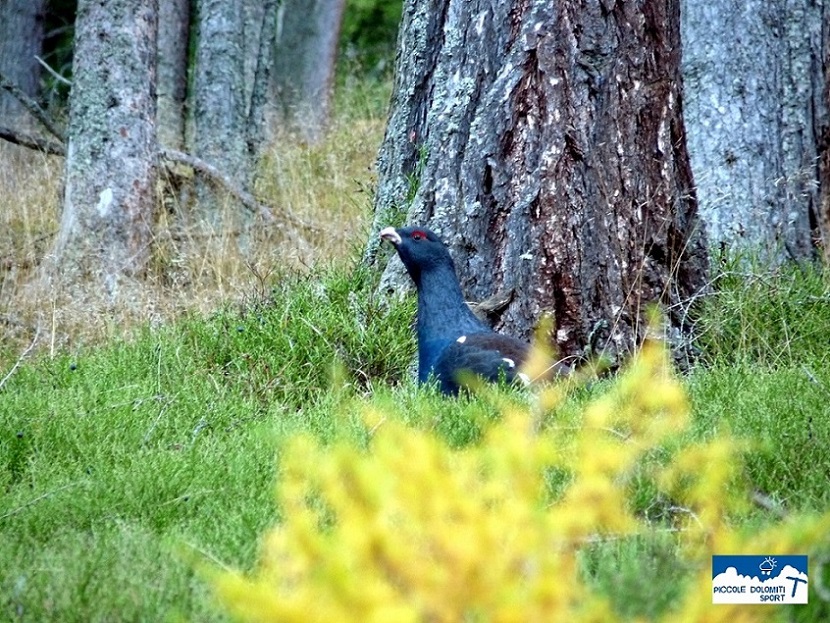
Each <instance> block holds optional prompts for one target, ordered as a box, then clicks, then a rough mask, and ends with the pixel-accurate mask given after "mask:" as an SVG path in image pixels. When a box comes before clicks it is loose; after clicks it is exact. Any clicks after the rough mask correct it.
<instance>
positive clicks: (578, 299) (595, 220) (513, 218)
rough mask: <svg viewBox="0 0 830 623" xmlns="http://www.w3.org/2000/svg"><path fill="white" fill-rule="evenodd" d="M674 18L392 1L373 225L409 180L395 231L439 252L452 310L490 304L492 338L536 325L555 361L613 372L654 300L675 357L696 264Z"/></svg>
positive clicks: (661, 11) (588, 7)
mask: <svg viewBox="0 0 830 623" xmlns="http://www.w3.org/2000/svg"><path fill="white" fill-rule="evenodd" d="M679 19H680V16H679V4H678V1H677V0H669V1H665V0H660V1H658V0H645V1H643V2H636V3H635V2H610V1H607V2H575V1H560V2H556V3H550V2H546V1H544V0H515V1H514V2H512V3H505V4H504V5H493V4H491V3H489V2H486V1H484V0H470V1H467V0H464V1H463V2H461V1H458V0H433V1H432V2H426V3H423V2H408V3H407V5H406V7H405V9H404V24H403V29H404V30H403V32H402V36H401V38H400V44H399V45H400V46H401V50H402V51H401V52H399V58H398V66H397V71H398V75H397V82H396V87H395V95H394V96H393V100H394V101H393V111H392V117H391V120H390V128H389V130H388V132H387V137H386V140H385V142H384V145H383V147H382V150H381V157H380V180H379V192H378V199H377V204H376V210H377V212H376V225H377V226H378V227H379V226H380V225H382V224H384V223H385V222H387V221H389V220H390V219H391V218H393V216H392V215H393V214H394V211H395V208H396V207H398V208H400V207H401V206H404V205H405V203H406V196H405V194H404V193H405V192H407V191H409V190H411V189H410V185H411V183H412V181H413V180H412V176H413V175H414V174H417V175H418V177H419V179H418V180H417V183H418V187H417V192H416V193H415V197H414V201H413V202H412V204H411V207H409V209H408V215H407V220H408V221H410V222H413V223H428V224H430V225H431V226H432V227H433V228H434V229H436V230H437V231H439V232H440V233H441V234H442V235H443V236H444V238H445V239H446V240H447V241H448V243H449V244H450V247H451V250H452V252H453V255H454V257H455V259H456V263H457V265H458V268H459V272H460V273H461V275H460V276H461V280H462V286H463V288H464V289H465V291H466V293H467V295H468V297H469V298H471V299H474V300H482V299H486V298H488V297H491V296H492V295H494V294H501V295H502V296H500V297H497V298H501V299H502V300H506V303H505V304H503V305H502V306H500V307H498V308H497V309H495V310H494V314H493V320H494V323H495V325H496V326H497V327H498V328H502V329H504V330H505V331H506V332H508V333H512V334H514V335H518V336H523V337H530V335H531V333H532V331H533V328H534V326H535V325H536V324H537V322H538V320H539V318H540V317H541V316H542V315H543V314H545V313H550V314H552V315H553V317H554V319H555V330H554V334H553V336H552V339H553V341H554V342H555V344H556V346H557V347H558V348H559V349H560V351H561V352H562V353H563V354H566V355H584V354H587V353H588V351H589V350H590V346H591V345H592V344H595V345H596V346H598V348H599V349H601V350H603V351H604V352H605V353H606V354H608V355H610V356H611V357H612V358H617V357H618V356H619V355H621V354H623V353H626V352H628V351H629V350H630V349H631V348H632V347H633V346H634V345H635V344H636V343H637V341H638V340H639V339H640V338H641V337H642V335H643V330H644V327H643V322H642V311H643V306H644V304H645V303H648V302H658V303H661V304H662V306H663V308H664V309H665V310H667V312H668V314H669V317H670V319H671V324H672V326H673V329H674V331H673V337H674V338H676V341H680V338H681V334H682V332H683V331H685V330H686V329H687V328H688V327H687V326H685V325H684V313H683V312H684V310H685V302H686V301H688V299H689V298H690V297H691V296H692V295H693V294H694V293H695V292H696V291H697V290H698V289H699V288H701V287H702V286H703V283H704V280H705V274H706V266H707V263H706V254H705V248H704V244H703V240H704V239H703V235H702V232H701V231H700V228H699V226H698V220H697V206H696V202H695V198H694V194H693V190H692V188H693V183H692V174H691V169H690V167H689V160H688V154H687V152H686V142H685V135H684V129H683V115H682V107H681V82H680V75H679V63H680V36H679ZM419 159H420V161H421V165H420V166H418V162H419ZM387 224H388V223H387ZM370 255H371V252H370ZM394 272H395V271H394V269H392V271H391V272H389V271H388V275H387V276H388V277H389V276H390V275H392V274H393V273H394ZM391 281H392V282H394V283H397V280H396V279H394V278H392V279H391Z"/></svg>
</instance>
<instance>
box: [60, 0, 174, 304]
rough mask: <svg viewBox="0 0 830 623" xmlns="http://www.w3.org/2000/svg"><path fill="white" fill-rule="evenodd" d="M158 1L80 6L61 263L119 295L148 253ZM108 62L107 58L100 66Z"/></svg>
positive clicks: (71, 273)
mask: <svg viewBox="0 0 830 623" xmlns="http://www.w3.org/2000/svg"><path fill="white" fill-rule="evenodd" d="M157 12H158V6H157V0H110V1H109V2H103V3H102V2H96V1H92V0H80V2H79V3H78V16H77V20H76V26H75V28H76V31H75V33H76V34H75V56H74V65H73V86H72V93H71V106H70V121H69V143H68V148H67V156H66V187H65V197H64V207H63V216H62V220H61V226H60V232H59V235H58V239H57V244H56V254H55V255H56V264H57V267H58V268H59V269H60V271H61V273H62V274H63V275H64V276H65V277H66V278H68V279H69V281H70V282H79V281H91V282H93V283H100V284H101V286H102V289H103V291H104V292H105V293H106V295H107V296H108V298H110V299H111V300H116V299H118V298H119V286H120V284H121V283H122V281H123V278H124V277H132V276H137V275H140V274H141V273H142V272H143V271H144V269H145V268H146V265H147V261H148V259H149V254H150V243H151V225H152V219H153V209H154V206H155V184H156V174H157V172H156V161H157V152H158V147H157V143H156V126H155V113H156V108H155V81H156V62H155V61H156V49H155V45H156V32H157V28H158V24H157V14H158V13H157ZM101 59H107V60H106V62H102V61H101Z"/></svg>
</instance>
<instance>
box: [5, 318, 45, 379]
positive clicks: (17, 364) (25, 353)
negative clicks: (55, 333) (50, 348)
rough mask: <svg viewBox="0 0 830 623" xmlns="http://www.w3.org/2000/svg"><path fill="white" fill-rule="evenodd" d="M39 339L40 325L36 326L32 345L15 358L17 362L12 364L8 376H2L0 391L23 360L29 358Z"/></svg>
mask: <svg viewBox="0 0 830 623" xmlns="http://www.w3.org/2000/svg"><path fill="white" fill-rule="evenodd" d="M39 337H40V325H38V326H37V330H36V331H35V337H33V338H32V343H31V344H29V346H27V347H26V350H24V351H23V352H22V353H21V355H20V357H18V358H17V361H15V362H14V365H13V366H12V369H11V370H9V372H8V374H6V376H4V377H3V379H2V380H0V391H3V386H4V385H5V384H6V382H8V380H9V379H10V378H12V375H13V374H14V373H15V372H16V371H17V369H18V368H19V367H20V364H21V363H23V360H24V359H26V357H28V356H29V353H31V352H32V349H33V348H34V347H35V344H37V340H38V338H39Z"/></svg>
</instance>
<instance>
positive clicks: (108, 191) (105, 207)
mask: <svg viewBox="0 0 830 623" xmlns="http://www.w3.org/2000/svg"><path fill="white" fill-rule="evenodd" d="M112 203H113V196H112V188H105V189H104V190H102V191H101V194H100V195H99V196H98V206H97V208H98V216H100V217H101V218H106V217H107V215H108V214H109V213H110V210H111V209H112Z"/></svg>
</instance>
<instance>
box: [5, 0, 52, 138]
mask: <svg viewBox="0 0 830 623" xmlns="http://www.w3.org/2000/svg"><path fill="white" fill-rule="evenodd" d="M45 4H46V2H45V0H3V2H0V73H2V74H3V75H4V76H5V77H6V78H8V79H9V80H11V81H12V82H13V83H14V84H16V85H17V86H18V87H20V89H21V90H22V91H23V92H24V93H25V94H26V95H28V96H30V97H33V98H37V96H38V93H39V91H40V64H39V63H38V62H37V59H35V56H39V55H41V54H42V51H41V50H42V47H43V20H44V10H45ZM0 119H2V123H3V124H5V125H7V126H10V127H15V128H21V127H29V126H30V125H31V122H30V119H29V115H28V113H26V111H25V109H24V108H23V107H22V106H21V105H20V103H19V102H18V101H17V100H16V99H14V98H13V97H12V96H11V95H10V94H9V93H6V92H5V91H2V90H0Z"/></svg>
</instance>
